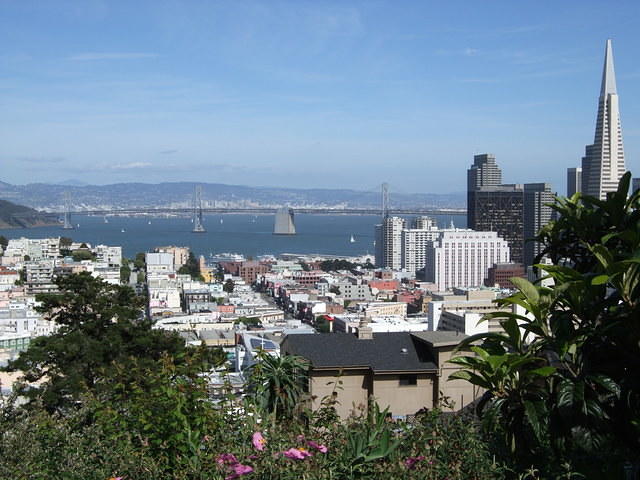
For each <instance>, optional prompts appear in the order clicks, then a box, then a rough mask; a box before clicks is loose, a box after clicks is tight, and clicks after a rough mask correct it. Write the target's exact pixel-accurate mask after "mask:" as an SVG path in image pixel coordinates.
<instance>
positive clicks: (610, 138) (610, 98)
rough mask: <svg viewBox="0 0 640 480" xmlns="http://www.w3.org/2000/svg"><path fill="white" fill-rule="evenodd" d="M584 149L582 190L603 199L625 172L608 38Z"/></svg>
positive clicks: (614, 76) (616, 95) (614, 187)
mask: <svg viewBox="0 0 640 480" xmlns="http://www.w3.org/2000/svg"><path fill="white" fill-rule="evenodd" d="M585 150H586V153H585V156H584V157H582V192H583V194H585V195H590V196H593V197H596V198H599V199H601V200H604V199H606V197H607V192H613V191H615V190H616V189H617V187H618V181H619V180H620V177H622V175H623V174H624V173H625V171H626V167H625V163H624V148H623V146H622V129H621V127H620V108H619V105H618V93H617V91H616V74H615V71H614V69H613V52H612V50H611V40H607V45H606V48H605V52H604V68H603V71H602V87H601V88H600V99H599V101H598V117H597V118H596V134H595V139H594V140H593V144H592V145H587V147H586V149H585Z"/></svg>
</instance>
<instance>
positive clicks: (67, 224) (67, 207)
mask: <svg viewBox="0 0 640 480" xmlns="http://www.w3.org/2000/svg"><path fill="white" fill-rule="evenodd" d="M62 229H63V230H73V224H72V223H71V194H70V193H69V192H64V225H63V226H62Z"/></svg>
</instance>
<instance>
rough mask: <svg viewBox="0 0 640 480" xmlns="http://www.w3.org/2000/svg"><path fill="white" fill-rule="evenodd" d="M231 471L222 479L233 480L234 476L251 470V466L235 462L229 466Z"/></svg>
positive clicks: (236, 476)
mask: <svg viewBox="0 0 640 480" xmlns="http://www.w3.org/2000/svg"><path fill="white" fill-rule="evenodd" d="M231 470H233V473H232V474H231V475H229V476H228V477H225V479H224V480H234V479H236V478H239V477H241V476H242V475H246V474H247V473H251V472H253V468H252V467H250V466H249V465H242V464H241V463H236V464H235V465H233V466H232V467H231Z"/></svg>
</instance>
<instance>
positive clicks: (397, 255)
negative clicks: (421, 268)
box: [382, 217, 405, 270]
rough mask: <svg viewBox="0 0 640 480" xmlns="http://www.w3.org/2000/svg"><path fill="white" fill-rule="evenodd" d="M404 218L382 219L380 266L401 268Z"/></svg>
mask: <svg viewBox="0 0 640 480" xmlns="http://www.w3.org/2000/svg"><path fill="white" fill-rule="evenodd" d="M404 228H405V220H404V218H400V217H386V218H385V219H384V220H383V221H382V263H383V264H382V267H384V268H390V269H392V270H400V269H401V268H402V231H403V230H404Z"/></svg>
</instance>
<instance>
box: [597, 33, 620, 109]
mask: <svg viewBox="0 0 640 480" xmlns="http://www.w3.org/2000/svg"><path fill="white" fill-rule="evenodd" d="M610 93H612V94H614V95H615V94H617V91H616V72H615V70H614V69H613V51H612V49H611V39H610V38H609V39H608V40H607V46H606V47H605V50H604V67H603V69H602V88H601V89H600V96H601V97H605V96H607V95H608V94H610Z"/></svg>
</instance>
